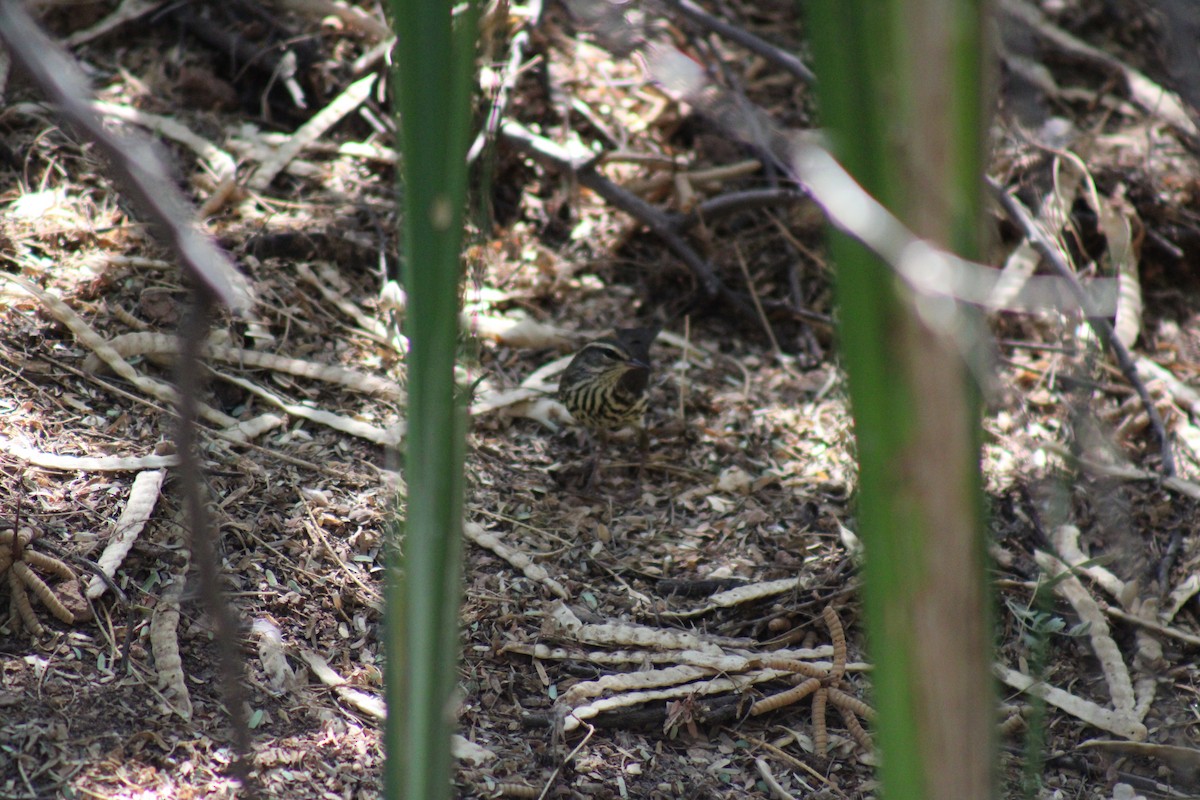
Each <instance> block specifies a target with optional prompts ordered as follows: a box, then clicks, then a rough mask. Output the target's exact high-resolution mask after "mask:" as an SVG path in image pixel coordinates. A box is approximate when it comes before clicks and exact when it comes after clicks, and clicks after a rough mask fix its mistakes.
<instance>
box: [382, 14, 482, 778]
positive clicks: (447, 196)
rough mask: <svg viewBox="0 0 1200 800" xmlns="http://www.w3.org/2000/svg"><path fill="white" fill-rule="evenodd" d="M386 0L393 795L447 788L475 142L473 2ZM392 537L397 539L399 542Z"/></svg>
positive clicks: (389, 637)
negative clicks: (397, 531) (391, 192)
mask: <svg viewBox="0 0 1200 800" xmlns="http://www.w3.org/2000/svg"><path fill="white" fill-rule="evenodd" d="M467 8H468V13H466V14H464V15H461V16H460V18H459V19H456V20H455V19H452V17H451V4H450V3H448V2H446V3H439V2H427V1H425V0H392V2H391V11H392V19H393V21H394V23H395V27H396V33H397V36H398V37H399V43H398V44H397V46H396V48H395V55H396V80H395V82H394V86H393V89H394V90H395V97H396V102H397V108H398V111H399V122H400V129H401V133H402V135H401V142H402V150H403V167H402V170H401V180H402V182H403V187H402V188H403V191H402V193H401V194H402V196H403V198H404V202H405V206H404V209H405V210H404V229H403V243H402V248H403V256H402V267H401V269H402V278H403V282H404V286H405V289H406V290H407V292H408V310H407V318H406V333H407V334H408V337H409V340H410V342H411V347H410V349H409V353H408V433H407V439H406V442H407V448H406V451H405V480H406V483H407V499H408V504H407V514H406V520H405V522H404V524H403V530H404V539H403V542H400V543H396V542H393V543H392V544H393V547H391V548H390V551H391V552H392V553H396V552H397V550H399V551H400V552H402V553H403V556H402V557H401V558H400V559H399V563H398V564H396V563H395V562H393V564H392V568H390V569H389V570H388V575H389V580H388V589H387V647H386V651H387V700H388V709H389V713H388V719H387V730H386V736H385V745H386V748H387V758H388V766H387V775H386V778H385V785H386V790H387V796H388V797H393V798H395V797H407V798H413V800H439V798H448V797H449V796H450V786H451V783H450V781H451V766H452V765H451V759H450V733H451V729H452V725H453V719H454V709H453V706H452V692H453V689H454V683H455V678H456V675H457V670H456V665H457V663H458V656H459V640H458V607H459V599H460V597H461V594H462V574H461V573H462V565H461V561H462V540H461V529H462V496H463V475H462V470H463V436H464V428H465V425H464V421H465V415H464V412H463V409H462V408H461V406H460V404H458V403H457V402H456V399H455V390H454V357H455V348H456V343H457V338H458V330H457V320H458V297H459V281H460V278H461V274H462V270H461V267H460V262H459V253H460V248H461V243H462V220H463V207H464V203H465V199H466V181H467V166H466V160H465V159H466V152H467V146H468V142H469V134H470V127H469V111H470V91H471V80H470V78H471V69H472V66H473V57H474V37H475V19H474V14H473V6H470V5H468V7H467ZM397 545H398V547H397Z"/></svg>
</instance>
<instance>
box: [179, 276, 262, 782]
mask: <svg viewBox="0 0 1200 800" xmlns="http://www.w3.org/2000/svg"><path fill="white" fill-rule="evenodd" d="M212 306H213V298H212V297H211V296H210V295H209V294H208V292H207V291H205V289H204V288H203V287H198V288H197V289H196V290H195V291H194V292H193V299H192V304H191V306H190V307H189V309H188V312H187V315H186V316H185V318H184V320H183V323H182V325H181V326H180V329H179V337H180V352H179V364H178V367H177V369H176V386H177V389H178V391H179V432H178V434H177V435H176V448H177V449H178V451H179V477H180V483H181V486H182V489H183V493H184V501H185V503H186V510H187V518H188V521H189V527H190V528H191V549H192V563H193V564H195V565H196V572H197V576H198V578H199V582H200V597H201V599H202V600H203V603H204V608H205V611H206V612H207V613H208V615H209V618H210V619H211V620H212V623H213V626H214V628H215V630H216V636H215V638H216V642H215V646H216V649H217V662H218V667H219V669H220V676H221V694H222V697H223V699H224V701H225V707H226V709H227V710H228V712H229V721H230V725H231V726H232V728H233V746H234V752H235V754H236V759H235V761H234V764H233V772H234V774H235V775H236V776H237V777H238V778H239V779H240V780H241V781H242V786H243V790H244V792H246V793H248V794H249V795H250V796H254V795H256V794H257V787H256V786H255V785H254V784H252V783H251V775H250V768H251V763H252V762H251V750H250V726H249V722H248V720H247V718H246V691H245V687H244V681H245V676H244V675H243V671H242V658H241V653H240V651H239V648H238V641H239V639H240V632H239V626H238V617H237V614H236V613H235V612H234V610H233V607H232V606H231V605H230V604H229V601H228V599H227V598H226V597H225V595H224V593H223V592H222V591H221V584H220V569H219V568H218V561H217V547H216V538H217V537H216V532H215V531H214V530H213V527H212V524H211V521H210V519H209V513H208V502H207V498H206V496H205V495H206V493H205V491H204V486H205V480H204V471H203V468H202V467H201V466H200V454H199V452H198V451H197V449H196V445H197V436H196V398H197V397H198V396H199V393H200V389H201V384H202V376H203V375H204V374H205V371H204V369H203V365H202V364H201V354H202V353H203V351H204V343H205V342H206V341H207V339H208V327H209V317H210V316H211V312H212Z"/></svg>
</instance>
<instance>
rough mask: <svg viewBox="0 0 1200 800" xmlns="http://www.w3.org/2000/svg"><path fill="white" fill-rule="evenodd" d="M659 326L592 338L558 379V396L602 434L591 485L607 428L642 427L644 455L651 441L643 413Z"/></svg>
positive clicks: (579, 418) (589, 480) (640, 438)
mask: <svg viewBox="0 0 1200 800" xmlns="http://www.w3.org/2000/svg"><path fill="white" fill-rule="evenodd" d="M658 331H659V326H657V325H655V326H653V327H647V328H617V329H616V330H615V331H613V333H612V335H611V336H605V337H604V338H603V339H597V340H595V341H594V342H588V343H587V344H586V345H584V346H583V348H582V349H581V350H580V351H579V352H578V353H576V354H575V357H574V358H572V359H571V363H570V364H568V365H567V368H566V369H565V370H563V374H562V378H561V379H560V380H559V382H558V399H559V401H560V402H561V403H562V404H563V405H564V406H566V408H567V410H568V411H570V412H571V416H573V417H574V418H575V419H576V420H577V421H578V422H580V423H581V424H582V425H584V426H586V427H588V428H590V429H591V430H593V431H596V432H597V433H599V435H600V448H599V452H597V454H596V456H595V458H594V459H593V462H592V464H591V467H590V468H589V470H588V478H587V480H586V485H588V486H590V485H592V484H593V483H594V482H595V479H596V474H597V472H598V471H599V460H600V454H601V453H603V451H604V449H605V447H606V446H607V445H608V432H609V431H613V430H618V429H620V428H624V427H627V426H631V425H632V426H633V427H635V428H637V429H638V444H639V446H640V447H641V450H642V455H643V457H644V456H645V452H646V449H647V445H648V440H647V436H646V431H645V428H643V427H642V417H643V416H644V415H645V413H646V385H647V384H648V383H649V382H650V344H651V343H652V342H653V341H654V339H655V337H657V336H658Z"/></svg>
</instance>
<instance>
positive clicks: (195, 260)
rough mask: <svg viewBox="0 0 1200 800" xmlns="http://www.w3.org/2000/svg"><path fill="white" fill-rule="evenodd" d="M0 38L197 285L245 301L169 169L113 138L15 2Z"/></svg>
mask: <svg viewBox="0 0 1200 800" xmlns="http://www.w3.org/2000/svg"><path fill="white" fill-rule="evenodd" d="M0 40H2V41H3V42H4V43H5V44H6V45H8V48H9V51H10V52H11V53H12V55H13V58H15V59H16V60H17V61H18V62H19V63H20V64H21V66H22V67H24V68H25V70H26V72H28V74H29V75H30V77H31V78H33V80H34V82H35V83H37V85H38V86H39V87H41V89H42V91H43V92H45V93H46V95H47V96H48V97H49V98H50V99H51V100H52V101H53V102H54V103H56V104H57V106H58V111H59V113H60V114H61V115H62V116H63V117H64V118H66V119H67V121H69V122H70V123H71V124H72V125H73V126H75V127H76V128H77V129H78V130H80V131H81V132H83V133H84V134H86V135H87V136H88V137H89V138H90V139H91V140H92V141H94V142H95V143H96V145H97V147H99V149H100V150H101V151H102V152H103V153H104V155H105V156H107V158H108V161H109V165H110V169H111V171H112V173H113V175H114V176H115V177H116V178H117V179H118V180H120V182H121V183H122V185H123V188H124V189H125V191H126V193H127V194H128V195H129V196H130V197H131V198H132V199H133V200H135V201H136V202H137V203H138V205H139V206H140V207H141V208H142V209H143V211H144V212H145V213H146V214H147V215H148V216H149V217H150V218H151V219H152V220H153V221H155V222H157V223H158V226H157V227H158V229H159V231H160V233H161V234H162V235H163V236H164V237H165V239H166V240H167V243H168V244H169V245H170V246H171V247H172V248H173V249H174V250H175V253H176V254H177V255H178V256H179V259H180V261H181V262H182V263H183V265H184V267H185V268H186V269H187V271H188V272H190V273H191V274H192V276H193V277H194V278H195V280H196V281H197V283H198V284H199V285H200V286H203V287H206V288H207V290H208V292H209V293H211V294H212V296H213V297H214V298H215V299H216V300H217V301H219V302H220V303H222V304H223V305H225V306H227V307H228V308H230V309H232V310H234V311H245V310H246V309H248V308H249V307H250V303H251V297H250V292H249V289H248V288H247V287H246V285H245V282H244V281H243V280H242V279H241V276H240V275H238V273H237V270H236V269H235V268H234V266H233V263H232V262H231V261H230V260H229V259H228V257H227V256H226V255H225V254H224V253H223V252H221V251H220V250H219V249H218V248H217V247H216V245H215V244H213V242H212V241H211V240H210V239H209V238H208V237H207V236H205V235H204V234H202V233H201V232H200V231H199V230H197V228H196V227H195V226H194V225H193V224H192V221H191V220H192V216H193V215H192V212H191V210H190V208H189V205H188V202H187V200H185V199H184V196H183V193H182V192H180V191H179V189H178V187H176V185H175V182H174V180H173V179H172V177H171V173H170V170H168V169H167V166H166V165H165V164H164V163H163V161H162V159H161V158H160V157H159V155H158V153H157V152H155V150H154V148H153V147H151V146H150V144H149V143H148V142H147V141H146V140H145V139H144V138H143V137H141V136H133V135H126V136H115V135H114V134H113V133H111V132H110V131H109V130H107V129H106V128H105V127H104V125H103V124H101V122H100V119H99V118H98V117H97V116H96V114H95V113H93V111H92V108H91V101H90V94H91V93H90V92H89V90H88V88H87V83H86V81H85V79H84V77H83V73H82V72H81V71H80V70H79V68H78V67H77V66H76V65H75V62H74V61H73V60H72V59H71V57H70V56H69V55H68V54H67V53H66V52H65V51H63V49H62V48H60V47H59V46H58V45H57V44H55V43H54V42H52V41H51V40H50V38H49V37H47V36H46V34H44V33H42V31H41V29H40V28H38V26H37V25H36V24H35V23H34V21H33V19H32V18H31V17H30V16H29V14H28V12H26V11H25V9H24V8H23V6H22V4H21V3H20V2H19V0H0Z"/></svg>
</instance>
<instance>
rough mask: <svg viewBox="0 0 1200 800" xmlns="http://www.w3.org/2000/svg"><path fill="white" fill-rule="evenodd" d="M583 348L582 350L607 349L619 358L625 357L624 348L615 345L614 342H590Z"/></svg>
mask: <svg viewBox="0 0 1200 800" xmlns="http://www.w3.org/2000/svg"><path fill="white" fill-rule="evenodd" d="M583 349H584V350H607V351H608V352H609V353H612V354H613V355H614V356H616V357H617V358H621V359H624V358H627V356H626V355H625V351H624V350H622V349H621V348H619V347H617V346H616V345H615V344H609V343H608V342H590V343H588V344H587V345H586V346H585V347H584V348H583Z"/></svg>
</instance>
